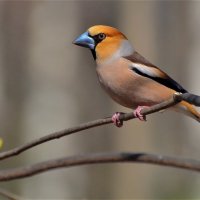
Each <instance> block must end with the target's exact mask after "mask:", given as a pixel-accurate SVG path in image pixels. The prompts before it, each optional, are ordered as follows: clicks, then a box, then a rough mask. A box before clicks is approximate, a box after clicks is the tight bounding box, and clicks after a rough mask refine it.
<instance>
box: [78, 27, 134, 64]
mask: <svg viewBox="0 0 200 200" xmlns="http://www.w3.org/2000/svg"><path fill="white" fill-rule="evenodd" d="M74 43H75V44H77V45H80V46H84V47H87V48H90V49H91V50H92V53H93V56H94V57H95V59H96V60H97V61H98V62H102V61H107V60H109V59H112V58H113V57H117V56H118V57H119V56H126V55H130V54H131V53H132V52H133V48H132V45H131V44H130V43H129V42H128V40H127V37H126V36H125V35H124V34H123V33H121V32H120V31H119V30H118V29H116V28H113V27H110V26H104V25H95V26H92V27H90V28H89V29H88V30H87V32H85V33H83V34H82V35H81V36H79V37H78V38H77V39H76V40H75V42H74Z"/></svg>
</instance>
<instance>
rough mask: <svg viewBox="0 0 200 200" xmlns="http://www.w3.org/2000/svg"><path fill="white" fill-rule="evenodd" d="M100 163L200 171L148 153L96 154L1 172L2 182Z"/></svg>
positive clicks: (195, 164) (191, 163)
mask: <svg viewBox="0 0 200 200" xmlns="http://www.w3.org/2000/svg"><path fill="white" fill-rule="evenodd" d="M97 163H98V164H100V163H146V164H154V165H162V166H170V167H176V168H180V169H187V170H191V171H198V172H199V171H200V161H196V160H192V159H183V158H178V157H170V156H162V155H155V154H148V153H128V152H124V153H123V152H121V153H95V154H85V155H78V156H71V157H65V158H60V159H55V160H49V161H45V162H41V163H37V164H34V165H31V166H27V167H20V168H15V169H9V170H0V181H9V180H14V179H20V178H25V177H29V176H33V175H36V174H39V173H42V172H46V171H49V170H52V169H58V168H63V167H72V166H80V165H86V164H97Z"/></svg>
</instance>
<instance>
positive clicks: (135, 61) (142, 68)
mask: <svg viewBox="0 0 200 200" xmlns="http://www.w3.org/2000/svg"><path fill="white" fill-rule="evenodd" d="M125 58H126V59H127V60H129V61H131V62H132V64H131V66H130V69H131V70H132V71H134V72H135V73H137V74H139V75H141V76H144V77H146V78H150V79H152V80H154V81H156V82H158V83H160V84H162V85H164V86H166V87H168V88H171V89H173V90H175V91H176V92H181V93H186V92H187V90H185V89H184V88H183V87H182V86H181V85H180V84H178V83H177V82H176V81H175V80H173V79H172V78H171V77H169V76H168V75H167V74H166V73H165V72H163V71H162V70H160V69H159V68H157V67H156V66H155V65H153V64H151V63H150V62H149V61H148V60H146V59H145V58H144V57H142V56H141V55H140V54H139V53H137V52H134V53H133V54H132V55H131V56H127V57H125Z"/></svg>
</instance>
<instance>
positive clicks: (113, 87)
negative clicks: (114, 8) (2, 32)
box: [73, 25, 200, 127]
mask: <svg viewBox="0 0 200 200" xmlns="http://www.w3.org/2000/svg"><path fill="white" fill-rule="evenodd" d="M73 43H74V44H75V45H78V46H81V47H85V48H89V49H90V50H91V52H92V55H93V58H94V60H95V62H96V72H97V76H98V79H99V82H100V85H101V86H102V88H103V89H104V90H105V91H106V92H107V93H108V94H109V95H110V97H111V98H112V99H113V100H114V101H116V102H117V103H119V104H120V105H122V106H124V107H127V108H130V109H134V112H133V114H134V116H135V117H137V118H139V119H140V120H141V121H146V117H145V116H144V115H142V114H141V110H142V109H143V108H145V107H150V106H153V105H155V104H159V103H161V102H163V101H165V100H167V99H169V98H170V97H172V95H173V94H174V93H176V92H178V93H187V90H186V89H184V88H183V87H182V86H181V85H180V84H179V83H178V82H176V81H175V80H174V79H172V78H171V77H170V76H169V75H168V74H167V73H165V72H164V71H163V70H161V69H160V68H158V67H157V66H156V65H154V64H152V63H151V62H149V61H148V60H147V59H146V58H144V57H143V56H142V55H141V54H139V53H138V52H137V51H136V50H135V48H134V47H133V45H132V44H131V43H130V42H129V40H128V38H127V37H126V36H125V35H124V34H123V33H122V32H120V31H119V30H118V29H117V28H114V27H111V26H107V25H94V26H91V27H90V28H89V29H88V30H87V31H85V32H84V33H82V34H81V35H80V36H78V37H77V38H76V39H75V40H74V41H73ZM169 109H171V110H174V111H177V112H180V113H182V114H185V115H187V116H189V117H191V118H193V119H195V120H196V121H198V122H200V113H199V112H198V111H197V110H196V108H195V107H194V106H193V105H191V104H190V103H188V102H186V101H181V102H180V103H178V104H176V105H175V106H173V107H171V108H169ZM120 115H121V113H120V112H116V113H115V114H114V115H113V116H112V121H113V123H114V124H115V125H116V126H117V127H121V126H122V125H123V122H121V121H120Z"/></svg>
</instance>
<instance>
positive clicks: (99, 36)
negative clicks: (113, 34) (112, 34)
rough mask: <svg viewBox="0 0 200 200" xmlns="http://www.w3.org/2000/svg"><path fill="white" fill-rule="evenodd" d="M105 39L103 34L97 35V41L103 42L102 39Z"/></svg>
mask: <svg viewBox="0 0 200 200" xmlns="http://www.w3.org/2000/svg"><path fill="white" fill-rule="evenodd" d="M105 37H106V34H104V33H99V35H98V38H99V40H103V39H105Z"/></svg>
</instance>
